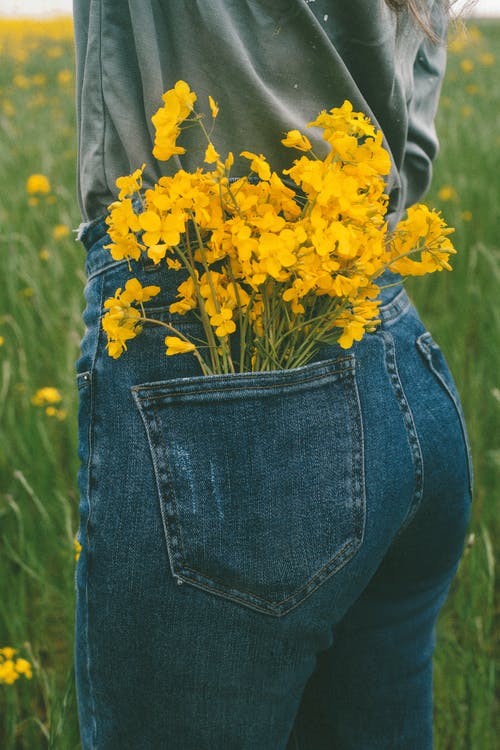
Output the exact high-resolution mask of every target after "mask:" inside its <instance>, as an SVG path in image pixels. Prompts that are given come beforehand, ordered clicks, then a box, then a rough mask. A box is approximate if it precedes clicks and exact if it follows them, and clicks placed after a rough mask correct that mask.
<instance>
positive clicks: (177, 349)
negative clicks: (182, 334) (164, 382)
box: [165, 336, 196, 357]
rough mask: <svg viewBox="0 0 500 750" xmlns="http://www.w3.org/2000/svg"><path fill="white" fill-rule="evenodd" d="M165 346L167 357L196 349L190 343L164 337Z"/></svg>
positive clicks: (172, 337)
mask: <svg viewBox="0 0 500 750" xmlns="http://www.w3.org/2000/svg"><path fill="white" fill-rule="evenodd" d="M165 344H166V347H167V351H166V354H167V357H170V356H172V355H173V354H185V353H186V352H192V351H194V350H195V349H196V346H195V345H194V344H192V343H191V342H190V341H184V340H183V339H180V338H179V337H178V336H166V337H165Z"/></svg>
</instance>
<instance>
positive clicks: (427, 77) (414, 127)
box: [401, 3, 447, 208]
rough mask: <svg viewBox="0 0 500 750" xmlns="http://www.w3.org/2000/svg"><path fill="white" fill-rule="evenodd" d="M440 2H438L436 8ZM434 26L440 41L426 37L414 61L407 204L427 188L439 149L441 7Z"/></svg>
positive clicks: (403, 175)
mask: <svg viewBox="0 0 500 750" xmlns="http://www.w3.org/2000/svg"><path fill="white" fill-rule="evenodd" d="M437 5H438V3H435V6H434V8H435V9H436V6H437ZM432 22H433V29H434V31H435V33H436V34H437V36H438V37H439V39H438V41H433V40H431V39H429V38H427V37H426V38H425V39H424V41H423V42H422V44H421V45H420V47H419V49H418V52H417V55H416V58H415V62H414V65H413V95H412V98H411V101H410V103H409V110H408V135H407V141H406V147H405V152H404V159H403V165H402V170H401V178H402V183H403V190H404V193H405V208H408V207H409V206H411V205H413V204H414V203H417V202H418V201H419V200H421V199H422V197H423V196H424V195H425V193H426V192H427V189H428V187H429V185H430V182H431V177H432V162H433V161H434V159H435V157H436V155H437V152H438V147H439V143H438V138H437V134H436V128H435V125H434V118H435V116H436V111H437V107H438V102H439V96H440V93H441V85H442V82H443V77H444V73H445V69H446V31H447V22H446V18H445V17H444V14H443V12H442V11H439V10H434V12H433V15H432Z"/></svg>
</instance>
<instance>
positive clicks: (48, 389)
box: [31, 386, 62, 406]
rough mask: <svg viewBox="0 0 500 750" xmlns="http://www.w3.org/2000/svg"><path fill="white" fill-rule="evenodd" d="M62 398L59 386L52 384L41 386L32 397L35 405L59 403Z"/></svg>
mask: <svg viewBox="0 0 500 750" xmlns="http://www.w3.org/2000/svg"><path fill="white" fill-rule="evenodd" d="M61 400H62V396H61V394H60V392H59V391H58V390H57V388H54V387H52V386H45V387H44V388H39V389H38V390H37V392H36V393H35V395H34V396H32V398H31V403H32V404H33V405H34V406H46V405H47V404H58V403H59V402H60V401H61Z"/></svg>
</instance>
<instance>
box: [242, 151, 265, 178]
mask: <svg viewBox="0 0 500 750" xmlns="http://www.w3.org/2000/svg"><path fill="white" fill-rule="evenodd" d="M240 156H243V157H244V158H245V159H249V160H250V169H251V170H252V172H255V173H256V174H257V175H258V176H259V177H260V179H261V180H270V179H271V168H270V166H269V164H268V163H267V161H266V157H265V156H264V155H263V154H259V155H257V154H254V153H252V152H251V151H242V152H241V154H240Z"/></svg>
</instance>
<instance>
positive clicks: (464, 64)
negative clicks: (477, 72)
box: [460, 57, 474, 73]
mask: <svg viewBox="0 0 500 750" xmlns="http://www.w3.org/2000/svg"><path fill="white" fill-rule="evenodd" d="M460 67H461V69H462V71H463V72H464V73H472V71H473V70H474V63H473V61H472V60H470V59H469V58H468V57H467V58H465V59H464V60H460Z"/></svg>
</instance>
